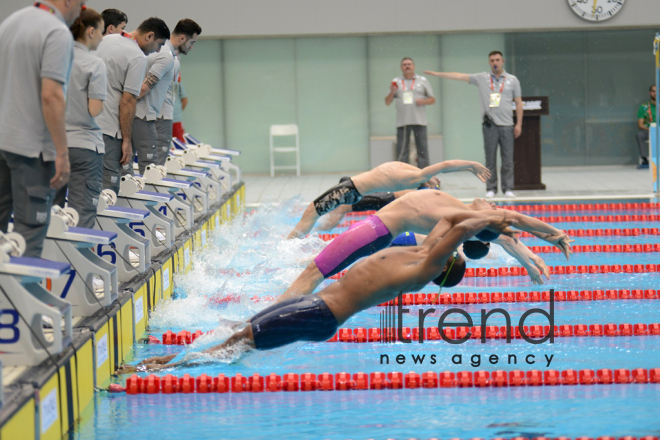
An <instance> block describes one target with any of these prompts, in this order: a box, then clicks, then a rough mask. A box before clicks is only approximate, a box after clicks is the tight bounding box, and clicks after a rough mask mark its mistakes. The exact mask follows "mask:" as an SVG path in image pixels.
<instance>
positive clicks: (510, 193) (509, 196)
mask: <svg viewBox="0 0 660 440" xmlns="http://www.w3.org/2000/svg"><path fill="white" fill-rule="evenodd" d="M504 197H508V198H510V199H515V198H516V195H515V194H514V193H512V192H511V191H507V192H505V193H504Z"/></svg>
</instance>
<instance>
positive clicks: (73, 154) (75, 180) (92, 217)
mask: <svg viewBox="0 0 660 440" xmlns="http://www.w3.org/2000/svg"><path fill="white" fill-rule="evenodd" d="M69 162H70V163H71V177H70V178H69V184H68V185H67V186H65V187H64V188H62V189H60V190H59V191H58V192H57V195H56V196H55V202H54V203H55V204H56V205H60V206H61V207H64V200H65V196H66V192H67V189H68V190H69V196H68V197H66V201H67V203H68V206H69V207H71V208H73V209H75V210H76V212H77V213H78V216H79V217H80V218H79V220H78V227H80V228H89V229H92V228H94V222H95V221H96V207H97V206H98V204H99V194H101V188H102V182H103V153H97V152H96V151H94V150H87V149H84V148H69Z"/></svg>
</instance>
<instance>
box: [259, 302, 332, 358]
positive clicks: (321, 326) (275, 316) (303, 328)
mask: <svg viewBox="0 0 660 440" xmlns="http://www.w3.org/2000/svg"><path fill="white" fill-rule="evenodd" d="M250 325H251V326H252V335H253V336H254V346H255V347H256V348H257V349H259V350H269V349H271V348H277V347H281V346H283V345H287V344H291V343H293V342H296V341H313V342H323V341H327V340H328V339H330V338H331V337H332V336H333V335H334V334H335V332H336V331H337V327H339V323H338V322H337V319H336V318H335V315H333V314H332V312H331V311H330V309H329V308H328V306H327V305H326V303H325V301H323V300H322V299H321V298H319V297H318V295H306V296H301V297H298V298H291V299H288V300H286V301H282V302H281V303H278V304H274V305H272V306H270V307H268V308H266V309H264V310H262V311H261V312H259V313H257V314H256V315H254V316H253V317H252V319H251V320H250Z"/></svg>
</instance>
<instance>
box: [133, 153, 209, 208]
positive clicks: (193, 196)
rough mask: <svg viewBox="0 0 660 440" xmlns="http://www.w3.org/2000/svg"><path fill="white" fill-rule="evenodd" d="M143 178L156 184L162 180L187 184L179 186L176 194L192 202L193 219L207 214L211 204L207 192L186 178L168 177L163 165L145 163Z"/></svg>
mask: <svg viewBox="0 0 660 440" xmlns="http://www.w3.org/2000/svg"><path fill="white" fill-rule="evenodd" d="M144 179H145V181H146V182H147V183H150V184H158V183H160V182H163V181H174V182H181V183H185V184H187V185H186V186H185V187H183V186H182V187H180V192H178V193H177V195H178V196H179V197H181V198H182V199H184V200H187V201H189V202H190V203H191V204H192V206H193V217H194V219H195V220H197V219H198V218H199V217H201V216H202V215H205V214H208V212H209V209H210V206H211V205H210V204H209V193H208V192H206V191H204V190H203V189H202V188H200V187H199V186H197V185H194V184H193V183H192V182H189V181H187V180H178V179H168V178H167V170H166V169H165V167H164V166H158V165H147V168H146V169H145V170H144Z"/></svg>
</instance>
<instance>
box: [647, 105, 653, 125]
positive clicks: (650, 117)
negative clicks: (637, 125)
mask: <svg viewBox="0 0 660 440" xmlns="http://www.w3.org/2000/svg"><path fill="white" fill-rule="evenodd" d="M646 111H647V112H648V114H649V123H652V122H653V113H651V101H649V102H648V104H647V105H646Z"/></svg>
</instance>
